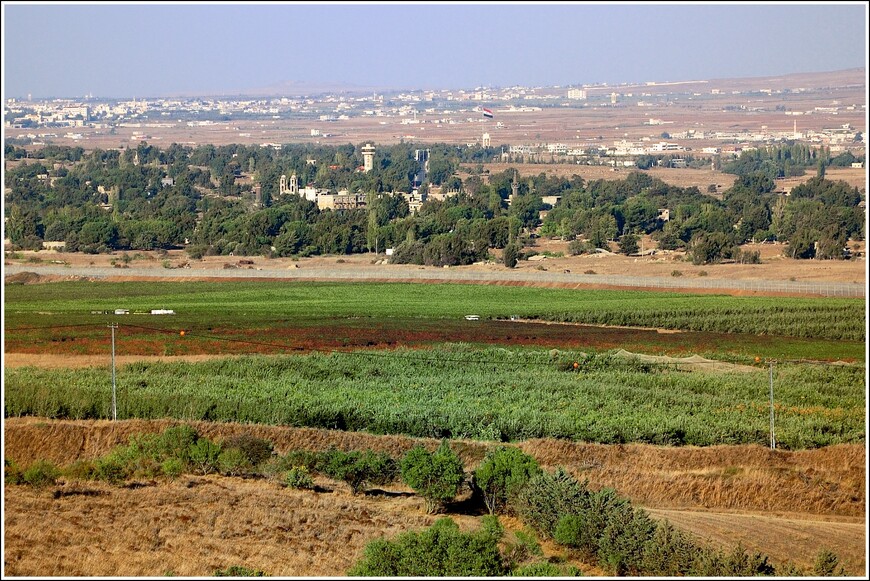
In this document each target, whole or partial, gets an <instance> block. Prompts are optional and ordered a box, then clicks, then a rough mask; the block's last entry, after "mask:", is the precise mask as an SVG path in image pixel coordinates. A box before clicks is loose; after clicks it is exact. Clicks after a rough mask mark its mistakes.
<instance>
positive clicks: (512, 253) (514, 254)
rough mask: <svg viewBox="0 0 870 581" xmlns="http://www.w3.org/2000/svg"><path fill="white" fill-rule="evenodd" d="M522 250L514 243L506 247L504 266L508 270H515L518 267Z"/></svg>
mask: <svg viewBox="0 0 870 581" xmlns="http://www.w3.org/2000/svg"><path fill="white" fill-rule="evenodd" d="M519 253H520V249H519V246H517V245H516V244H514V243H510V244H508V245H507V246H505V247H504V265H505V266H507V267H508V268H514V267H515V266H516V265H517V260H518V258H519Z"/></svg>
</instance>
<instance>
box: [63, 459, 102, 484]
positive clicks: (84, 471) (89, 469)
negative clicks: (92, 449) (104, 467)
mask: <svg viewBox="0 0 870 581" xmlns="http://www.w3.org/2000/svg"><path fill="white" fill-rule="evenodd" d="M63 474H64V476H66V477H67V478H69V479H70V480H93V479H94V478H96V477H97V469H96V466H95V465H94V463H93V461H91V460H76V461H75V462H73V463H72V464H70V465H69V466H67V467H66V468H64V470H63Z"/></svg>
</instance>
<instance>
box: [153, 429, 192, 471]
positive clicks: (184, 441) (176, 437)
mask: <svg viewBox="0 0 870 581" xmlns="http://www.w3.org/2000/svg"><path fill="white" fill-rule="evenodd" d="M198 439H199V434H197V433H196V430H194V429H193V428H192V427H190V426H187V425H181V426H174V427H172V428H166V430H164V431H163V433H162V434H161V435H160V436H158V437H157V438H156V440H155V441H154V453H155V454H156V455H157V457H160V458H166V457H170V458H178V459H179V460H181V461H183V462H184V463H185V464H186V463H187V462H188V461H189V460H190V449H191V447H192V446H193V445H194V444H195V443H196V441H197V440H198Z"/></svg>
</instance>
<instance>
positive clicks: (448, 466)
mask: <svg viewBox="0 0 870 581" xmlns="http://www.w3.org/2000/svg"><path fill="white" fill-rule="evenodd" d="M401 470H402V480H403V481H404V482H405V484H407V485H408V486H410V487H411V488H413V489H414V490H415V491H416V492H417V494H419V495H420V496H422V497H423V498H424V499H425V501H426V512H427V513H428V514H432V513H434V512H436V511H437V510H438V509H439V508H440V507H441V506H442V505H443V504H444V503H445V502H449V501H451V500H453V498H455V497H456V494H457V493H458V492H459V485H460V484H461V483H462V480H463V478H464V476H465V472H464V470H463V466H462V460H460V459H459V456H457V455H456V453H455V452H454V451H453V450H451V449H450V445H449V444H448V443H447V440H441V444H440V445H439V446H438V449H437V450H435V452H434V453H430V452H429V451H428V450H426V449H425V448H423V447H422V446H415V447H414V448H411V449H410V450H409V451H408V453H407V454H405V456H404V458H402V462H401Z"/></svg>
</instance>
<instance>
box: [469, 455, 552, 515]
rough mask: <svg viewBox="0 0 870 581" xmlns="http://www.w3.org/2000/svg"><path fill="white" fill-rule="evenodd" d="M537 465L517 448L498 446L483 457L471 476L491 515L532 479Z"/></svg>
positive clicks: (502, 508) (501, 508)
mask: <svg viewBox="0 0 870 581" xmlns="http://www.w3.org/2000/svg"><path fill="white" fill-rule="evenodd" d="M540 472H541V469H540V467H539V466H538V462H537V461H536V460H535V459H534V458H533V457H532V456H529V455H528V454H525V453H523V452H522V451H521V450H520V449H519V448H515V447H512V446H500V447H498V448H496V449H495V450H493V451H490V452H489V453H487V455H486V457H485V458H484V459H483V462H481V463H480V466H478V468H477V470H475V472H474V484H475V486H477V487H478V488H479V489H480V491H481V492H482V493H483V499H484V502H486V508H487V509H489V513H490V514H493V513H495V512H499V511H502V510H504V509H505V508H506V507H507V506H508V501H509V499H512V498H513V497H514V496H515V495H516V494H517V492H519V490H520V489H521V488H522V487H523V486H525V484H526V483H527V482H528V481H529V479H530V478H531V477H532V476H535V475H536V474H538V473H540Z"/></svg>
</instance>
